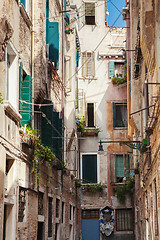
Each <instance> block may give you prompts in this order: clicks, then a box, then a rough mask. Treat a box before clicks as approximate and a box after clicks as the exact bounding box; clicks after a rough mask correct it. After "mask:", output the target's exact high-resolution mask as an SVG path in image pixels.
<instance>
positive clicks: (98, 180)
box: [80, 152, 100, 184]
mask: <svg viewBox="0 0 160 240" xmlns="http://www.w3.org/2000/svg"><path fill="white" fill-rule="evenodd" d="M83 155H97V183H100V155H99V154H97V152H87V153H86V152H82V153H81V154H80V166H81V171H80V178H81V179H82V178H83V176H82V167H83V166H82V156H83ZM91 184H94V183H91ZM95 184H96V183H95Z"/></svg>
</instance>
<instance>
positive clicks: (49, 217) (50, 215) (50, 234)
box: [48, 197, 53, 237]
mask: <svg viewBox="0 0 160 240" xmlns="http://www.w3.org/2000/svg"><path fill="white" fill-rule="evenodd" d="M52 201H53V199H52V198H51V197H49V198H48V237H52Z"/></svg>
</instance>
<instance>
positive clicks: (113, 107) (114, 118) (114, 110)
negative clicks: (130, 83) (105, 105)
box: [112, 103, 116, 127]
mask: <svg viewBox="0 0 160 240" xmlns="http://www.w3.org/2000/svg"><path fill="white" fill-rule="evenodd" d="M112 112H113V127H116V104H115V103H112Z"/></svg>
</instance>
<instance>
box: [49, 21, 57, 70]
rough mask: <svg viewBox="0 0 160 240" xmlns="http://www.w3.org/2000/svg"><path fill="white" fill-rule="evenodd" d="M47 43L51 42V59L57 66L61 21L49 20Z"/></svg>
mask: <svg viewBox="0 0 160 240" xmlns="http://www.w3.org/2000/svg"><path fill="white" fill-rule="evenodd" d="M47 28H48V29H46V30H47V33H46V36H47V39H46V40H47V43H48V44H49V60H50V61H51V62H54V63H55V67H56V68H58V65H59V23H58V22H49V21H48V26H47Z"/></svg>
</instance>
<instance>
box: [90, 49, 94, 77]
mask: <svg viewBox="0 0 160 240" xmlns="http://www.w3.org/2000/svg"><path fill="white" fill-rule="evenodd" d="M91 58H92V76H93V77H94V76H95V53H94V52H92V55H91Z"/></svg>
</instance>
